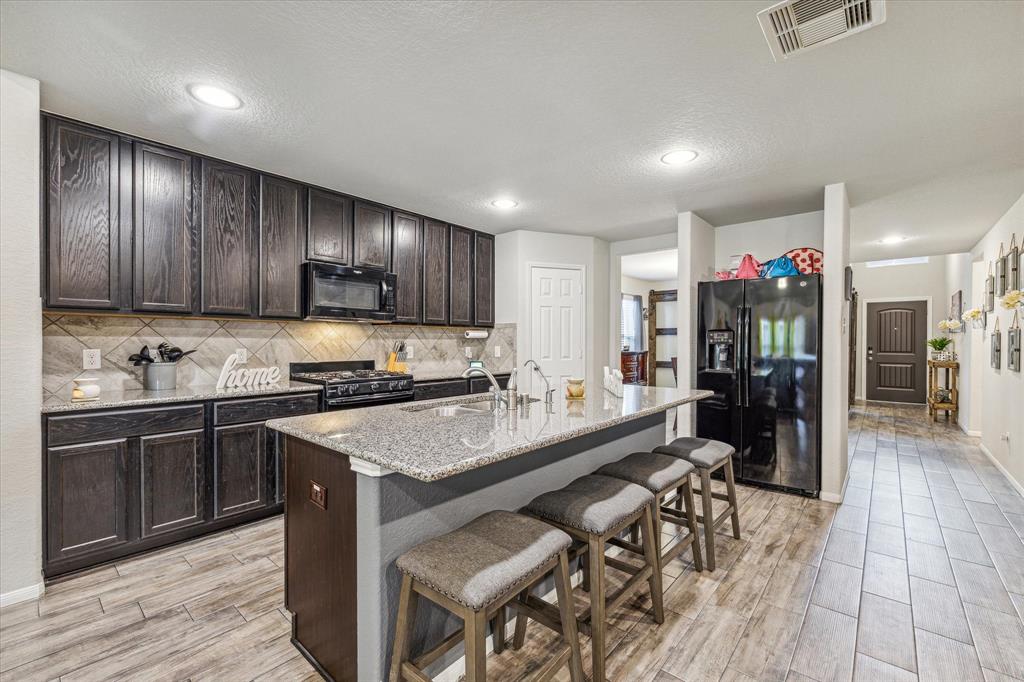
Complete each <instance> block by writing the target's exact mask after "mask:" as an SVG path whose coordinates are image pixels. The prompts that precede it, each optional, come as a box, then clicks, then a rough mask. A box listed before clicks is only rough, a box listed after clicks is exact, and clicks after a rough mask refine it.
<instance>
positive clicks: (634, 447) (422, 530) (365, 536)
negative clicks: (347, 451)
mask: <svg viewBox="0 0 1024 682" xmlns="http://www.w3.org/2000/svg"><path fill="white" fill-rule="evenodd" d="M665 419H666V416H665V413H664V412H659V413H657V414H654V415H650V416H647V417H642V418H640V419H637V420H633V421H629V422H626V423H623V424H618V425H616V426H613V427H611V428H608V429H603V430H600V431H596V432H593V433H589V434H585V435H582V436H578V437H576V438H573V439H572V440H569V441H566V442H564V443H558V444H556V445H552V446H549V447H545V448H541V449H539V450H535V451H533V452H529V453H526V454H523V455H519V456H517V457H513V458H511V459H508V460H504V461H501V462H496V463H494V464H489V465H487V466H484V467H481V468H479V469H473V470H472V471H468V472H465V473H462V474H459V475H456V476H452V477H450V478H445V479H442V480H439V481H434V482H431V483H424V482H422V481H418V480H415V479H412V478H409V477H407V476H403V475H401V474H391V475H388V476H384V477H381V478H374V477H369V476H363V475H358V474H357V476H356V478H357V482H356V485H357V495H356V498H357V507H358V509H357V517H358V535H359V557H358V576H359V580H358V593H359V638H358V641H359V670H360V672H361V674H360V679H361V680H385V679H387V673H388V665H389V661H388V654H389V652H390V651H391V642H392V639H393V630H394V624H395V617H396V608H397V604H398V594H399V587H400V584H401V579H400V575H399V572H398V569H397V568H395V559H397V558H398V557H399V556H400V555H401V554H402V553H403V552H405V551H407V550H409V549H410V548H412V547H414V546H415V545H417V544H419V543H420V542H423V541H424V540H427V539H429V538H433V537H436V536H438V535H441V534H443V533H447V532H449V531H451V530H454V529H455V528H458V527H459V526H461V525H463V524H465V523H466V522H468V521H470V520H472V519H474V518H476V517H477V516H479V515H480V514H483V513H485V512H488V511H491V510H494V509H507V510H512V511H514V510H517V509H519V508H520V507H521V506H523V505H524V504H526V503H527V502H529V501H530V500H531V499H533V498H534V497H536V496H537V495H539V494H541V493H543V492H546V491H549V490H555V489H557V488H560V487H562V486H564V485H566V484H567V483H569V482H570V481H572V480H574V479H576V478H578V477H580V476H584V475H587V474H590V473H593V472H594V470H595V469H597V468H598V467H600V466H602V465H603V464H607V463H608V462H613V461H616V460H618V459H621V458H622V457H624V456H625V455H627V454H629V453H631V452H640V451H644V452H649V451H650V450H652V449H653V448H655V447H656V446H658V445H662V444H664V443H665ZM461 625H462V623H461V621H460V620H459V619H457V618H455V617H453V616H451V615H450V614H448V613H447V612H446V611H443V610H442V609H439V608H437V607H436V606H434V605H433V604H430V603H429V602H428V601H427V600H424V599H421V600H420V602H419V609H418V615H417V617H416V627H415V631H414V634H413V637H412V642H411V646H412V651H413V654H414V655H415V654H417V653H420V652H422V651H423V650H424V649H425V648H426V647H428V646H430V645H432V644H437V643H438V642H440V641H441V640H442V639H443V638H444V637H445V636H446V635H448V634H450V633H452V632H454V631H455V630H456V629H458V628H459V627H461ZM462 655H463V653H462V647H461V646H457V647H455V648H454V649H453V650H452V651H450V652H448V653H447V654H446V655H445V656H443V657H442V658H441V659H440V660H439V661H437V662H436V663H435V664H433V665H432V666H431V667H430V669H429V671H428V672H429V673H430V674H431V675H437V674H438V673H439V672H440V671H441V670H443V669H444V668H445V667H447V666H448V665H450V664H451V663H452V662H453V661H455V660H456V659H458V658H459V657H461V656H462Z"/></svg>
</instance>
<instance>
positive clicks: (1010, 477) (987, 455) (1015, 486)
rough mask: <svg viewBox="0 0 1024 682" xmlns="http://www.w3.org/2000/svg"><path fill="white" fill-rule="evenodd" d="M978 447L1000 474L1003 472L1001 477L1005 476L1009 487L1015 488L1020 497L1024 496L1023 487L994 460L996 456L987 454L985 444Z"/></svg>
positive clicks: (1000, 463)
mask: <svg viewBox="0 0 1024 682" xmlns="http://www.w3.org/2000/svg"><path fill="white" fill-rule="evenodd" d="M978 447H979V448H981V451H982V452H984V453H985V456H986V457H988V458H989V460H990V461H991V462H992V463H993V464H995V465H996V469H999V470H1000V471H1001V472H1003V475H1004V476H1006V478H1007V479H1008V480H1009V481H1010V485H1012V486H1013V487H1014V488H1016V489H1017V492H1019V493H1020V494H1021V495H1024V485H1021V484H1020V482H1019V481H1017V479H1015V478H1014V477H1013V476H1011V475H1010V472H1009V471H1007V469H1006V467H1004V466H1003V464H1002V462H1000V461H999V460H998V459H996V456H995V455H993V454H992V453H991V452H989V450H988V448H986V447H985V444H984V443H978Z"/></svg>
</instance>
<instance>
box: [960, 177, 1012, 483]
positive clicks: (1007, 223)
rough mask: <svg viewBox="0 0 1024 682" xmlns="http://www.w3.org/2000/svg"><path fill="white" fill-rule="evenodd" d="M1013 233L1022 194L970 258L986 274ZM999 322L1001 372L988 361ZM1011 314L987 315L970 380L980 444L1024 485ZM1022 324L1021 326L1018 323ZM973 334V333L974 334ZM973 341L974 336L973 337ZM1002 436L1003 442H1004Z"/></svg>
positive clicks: (1002, 311) (1001, 311) (999, 309)
mask: <svg viewBox="0 0 1024 682" xmlns="http://www.w3.org/2000/svg"><path fill="white" fill-rule="evenodd" d="M1013 233H1016V235H1017V243H1018V244H1020V240H1021V239H1022V238H1024V195H1022V196H1021V197H1020V198H1019V199H1017V202H1016V203H1014V204H1013V206H1011V207H1010V209H1009V210H1008V211H1007V212H1006V214H1005V215H1004V216H1003V217H1002V218H1000V219H999V221H998V222H997V223H996V224H995V225H994V226H993V227H992V229H991V230H989V232H988V234H986V235H985V236H984V237H982V239H981V241H979V242H978V243H977V245H975V247H974V248H973V249H971V258H972V260H974V261H981V262H982V263H983V264H984V269H985V271H986V273H987V271H988V262H989V261H991V260H994V259H995V257H996V255H997V254H998V253H999V245H1000V243H1002V244H1003V245H1004V246H1005V247H1009V245H1010V236H1011V234H1013ZM996 318H998V319H999V329H1000V333H1001V334H1002V337H1003V338H1002V343H1003V351H1002V352H1003V357H1002V363H1001V369H998V370H996V369H993V368H992V366H991V364H990V363H989V362H988V359H989V353H988V349H989V343H990V337H991V332H992V330H993V328H994V327H995V320H996ZM1012 318H1013V313H1012V312H1010V311H1008V310H1005V309H1003V307H1002V306H1000V305H999V302H998V301H997V302H996V307H995V311H994V312H991V313H989V316H988V329H987V330H986V332H985V334H984V337H983V338H982V339H981V342H982V343H983V344H984V347H985V353H984V358H985V362H982V363H980V366H979V367H973V368H972V369H973V370H974V371H973V372H972V380H973V381H980V382H981V396H982V398H981V399H982V402H983V409H982V410H981V443H982V446H983V447H984V448H985V449H986V450H988V452H989V453H991V454H992V456H993V457H995V459H996V460H997V461H998V462H999V463H1000V464H1001V465H1002V466H1003V467H1005V469H1006V470H1007V471H1008V472H1009V473H1010V475H1011V476H1012V477H1013V478H1014V479H1016V481H1017V483H1018V484H1020V485H1024V419H1021V405H1022V404H1024V373H1022V372H1014V371H1011V370H1010V369H1009V368H1008V367H1007V362H1006V345H1007V344H1006V330H1007V328H1009V326H1010V321H1011V319H1012ZM1022 324H1024V323H1022ZM975 333H976V332H975ZM975 338H977V337H975ZM1004 437H1006V438H1007V439H1006V440H1004Z"/></svg>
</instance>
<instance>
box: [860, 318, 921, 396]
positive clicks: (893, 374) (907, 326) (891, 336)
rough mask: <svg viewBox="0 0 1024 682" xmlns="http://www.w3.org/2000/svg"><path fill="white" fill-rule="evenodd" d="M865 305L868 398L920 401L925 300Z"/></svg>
mask: <svg viewBox="0 0 1024 682" xmlns="http://www.w3.org/2000/svg"><path fill="white" fill-rule="evenodd" d="M867 308H868V319H867V323H868V333H867V338H866V339H865V343H867V398H868V400H889V401H893V402H899V403H923V402H924V396H925V358H926V353H927V350H928V347H927V345H926V341H927V338H926V337H927V335H928V304H927V303H926V302H925V301H899V302H896V303H868V304H867Z"/></svg>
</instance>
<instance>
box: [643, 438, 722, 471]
mask: <svg viewBox="0 0 1024 682" xmlns="http://www.w3.org/2000/svg"><path fill="white" fill-rule="evenodd" d="M654 451H655V452H659V453H664V454H666V455H672V456H674V457H682V458H683V459H685V460H686V461H688V462H691V463H692V464H693V465H694V466H698V467H704V468H705V469H713V468H715V467H716V466H717V465H719V464H721V463H722V462H724V461H725V458H726V457H732V456H733V455H734V454H736V448H734V447H733V446H731V445H729V444H728V443H723V442H722V441H720V440H709V439H707V438H693V437H690V436H686V437H683V438H676V439H675V440H674V441H672V442H671V443H669V444H668V445H659V446H658V447H656V448H654Z"/></svg>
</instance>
